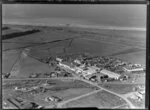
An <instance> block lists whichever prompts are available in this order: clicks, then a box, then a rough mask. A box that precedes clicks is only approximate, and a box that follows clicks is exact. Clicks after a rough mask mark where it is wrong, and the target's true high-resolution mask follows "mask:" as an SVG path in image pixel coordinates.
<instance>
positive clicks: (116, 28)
mask: <svg viewBox="0 0 150 110" xmlns="http://www.w3.org/2000/svg"><path fill="white" fill-rule="evenodd" d="M2 24H3V25H27V26H43V27H67V24H51V25H50V24H47V23H27V22H26V23H25V22H9V23H2ZM68 27H72V28H88V29H100V30H118V31H119V30H120V31H143V32H145V31H146V28H143V27H142V28H137V27H121V26H104V25H101V26H100V25H81V24H69V26H68Z"/></svg>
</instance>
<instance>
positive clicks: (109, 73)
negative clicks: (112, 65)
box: [101, 69, 120, 77]
mask: <svg viewBox="0 0 150 110" xmlns="http://www.w3.org/2000/svg"><path fill="white" fill-rule="evenodd" d="M101 73H103V74H106V75H108V76H110V77H120V75H119V74H117V73H114V72H111V71H108V70H105V69H103V70H101Z"/></svg>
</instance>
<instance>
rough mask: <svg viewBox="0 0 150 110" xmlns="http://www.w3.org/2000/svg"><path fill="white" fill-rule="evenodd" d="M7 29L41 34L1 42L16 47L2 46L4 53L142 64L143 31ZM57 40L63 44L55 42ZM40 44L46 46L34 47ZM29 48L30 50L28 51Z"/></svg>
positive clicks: (44, 28) (50, 28)
mask: <svg viewBox="0 0 150 110" xmlns="http://www.w3.org/2000/svg"><path fill="white" fill-rule="evenodd" d="M6 26H7V25H6ZM8 26H10V27H11V29H16V30H17V29H18V30H19V29H24V30H26V29H39V30H40V32H38V33H34V34H30V35H26V36H22V37H18V38H13V39H7V40H5V41H3V42H14V43H15V42H16V44H14V43H9V44H8V43H7V44H3V45H4V48H3V50H4V49H7V50H9V49H11V48H13V49H15V48H20V47H26V46H27V47H26V48H30V50H31V54H33V56H35V57H36V53H38V54H39V56H40V57H42V55H41V54H40V53H43V56H48V55H50V54H64V53H79V52H90V53H93V54H96V55H100V56H106V55H114V56H116V57H119V58H121V59H123V60H125V61H130V62H131V63H142V64H145V48H146V32H144V31H125V30H124V31H123V30H106V29H89V28H77V27H65V26H64V27H57V26H54V27H50V26H49V27H48V26H47V27H46V26H29V25H8ZM11 29H8V31H9V30H10V31H11ZM70 38H73V40H72V41H71V40H64V39H70ZM57 40H62V41H58V42H57ZM55 41H56V42H55ZM42 42H49V43H47V44H43V45H39V46H36V47H34V46H35V45H34V44H35V43H42ZM70 42H71V43H70ZM20 43H23V44H20ZM30 44H31V45H30ZM28 45H30V46H29V47H28ZM32 46H33V47H32ZM55 47H57V48H55ZM64 48H65V49H64ZM22 49H23V48H22ZM55 49H56V51H55ZM38 54H37V55H38ZM135 55H136V57H135ZM37 57H38V56H37Z"/></svg>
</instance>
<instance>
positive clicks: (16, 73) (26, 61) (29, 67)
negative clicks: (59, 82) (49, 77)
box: [11, 53, 54, 78]
mask: <svg viewBox="0 0 150 110" xmlns="http://www.w3.org/2000/svg"><path fill="white" fill-rule="evenodd" d="M53 70H54V68H51V67H50V66H49V65H47V64H44V63H42V62H40V61H38V60H35V59H33V58H31V57H29V56H26V55H24V54H23V53H22V55H21V58H20V59H19V60H18V61H17V62H16V63H15V65H14V66H13V68H12V71H11V76H12V77H16V78H21V77H29V75H30V74H31V73H50V72H51V71H53Z"/></svg>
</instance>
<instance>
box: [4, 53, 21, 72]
mask: <svg viewBox="0 0 150 110" xmlns="http://www.w3.org/2000/svg"><path fill="white" fill-rule="evenodd" d="M19 56H20V51H16V50H11V51H7V52H4V53H2V72H3V73H9V72H10V71H11V69H12V66H13V64H14V63H15V62H16V60H17V59H18V58H19Z"/></svg>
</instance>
